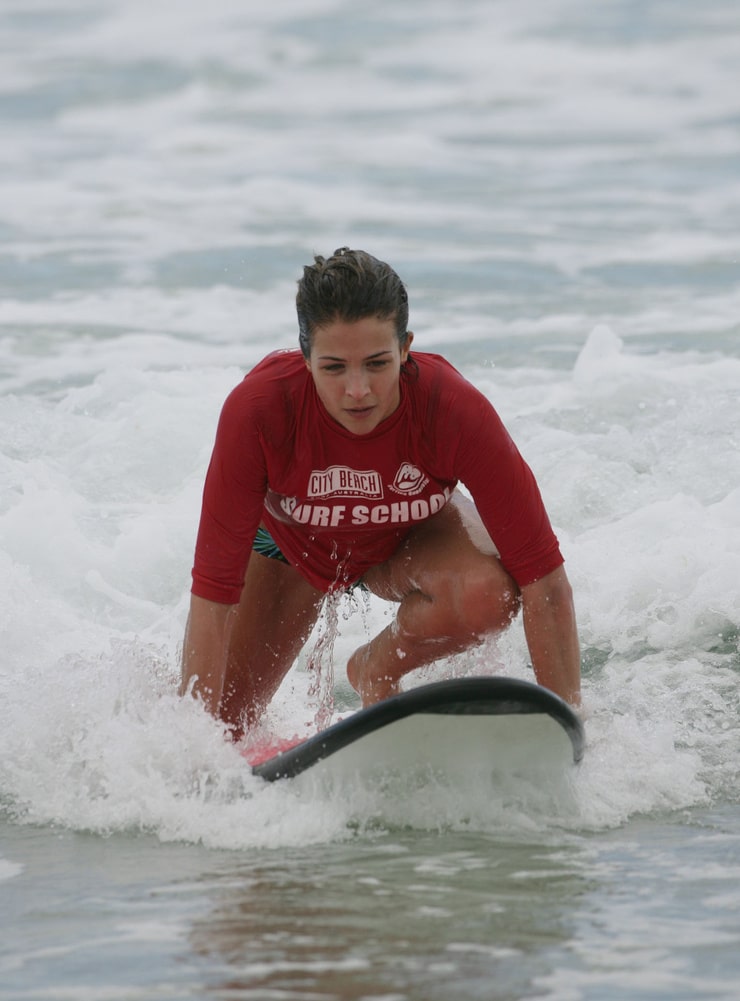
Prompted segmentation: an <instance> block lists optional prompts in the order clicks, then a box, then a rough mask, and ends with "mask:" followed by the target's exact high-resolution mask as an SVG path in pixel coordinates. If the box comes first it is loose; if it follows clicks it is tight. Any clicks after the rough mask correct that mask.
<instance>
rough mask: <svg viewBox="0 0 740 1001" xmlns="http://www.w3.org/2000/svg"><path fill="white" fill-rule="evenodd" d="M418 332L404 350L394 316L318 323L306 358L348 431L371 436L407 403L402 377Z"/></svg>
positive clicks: (326, 403)
mask: <svg viewBox="0 0 740 1001" xmlns="http://www.w3.org/2000/svg"><path fill="white" fill-rule="evenodd" d="M412 339H413V334H408V335H407V341H406V344H405V346H404V348H403V349H401V347H400V345H399V343H398V337H397V336H396V324H395V321H394V320H393V319H390V320H380V319H378V318H377V317H375V316H368V317H364V318H363V319H362V320H353V321H351V322H346V321H344V320H337V321H336V322H335V323H331V324H329V326H327V327H318V328H317V329H316V330H315V331H314V334H313V343H312V344H311V355H310V357H309V358H308V360H307V361H306V365H307V367H308V370H309V372H310V373H311V375H312V376H313V381H314V384H315V385H316V392H317V393H318V394H319V399H320V400H321V402H322V403H323V404H324V407H325V408H326V410H327V412H328V413H329V415H330V416H331V417H333V418H334V420H335V421H337V423H338V424H341V425H342V427H343V428H346V430H347V431H352V432H353V433H354V434H368V433H369V432H370V431H374V430H375V428H376V427H377V426H378V424H380V422H381V421H384V420H385V419H386V417H390V415H391V414H392V413H393V411H394V410H395V409H396V408H397V407H398V404H399V403H400V402H401V389H400V386H399V379H400V373H401V365H403V363H404V362H405V361H406V359H407V358H408V354H409V348H410V347H411V341H412Z"/></svg>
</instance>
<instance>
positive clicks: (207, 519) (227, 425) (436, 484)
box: [192, 350, 563, 605]
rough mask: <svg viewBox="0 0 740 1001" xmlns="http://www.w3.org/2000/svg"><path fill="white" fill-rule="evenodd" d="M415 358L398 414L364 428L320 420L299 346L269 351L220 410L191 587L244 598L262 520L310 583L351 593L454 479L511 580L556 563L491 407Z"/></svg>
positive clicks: (444, 370)
mask: <svg viewBox="0 0 740 1001" xmlns="http://www.w3.org/2000/svg"><path fill="white" fill-rule="evenodd" d="M413 360H414V362H415V363H416V366H417V369H418V372H415V371H414V363H413V362H411V363H410V364H408V365H407V366H406V369H405V370H404V371H403V372H402V375H401V403H400V405H399V407H398V409H397V410H396V411H395V412H394V413H393V414H391V416H390V417H388V418H386V420H384V421H382V423H381V424H379V425H378V427H376V428H375V429H374V430H373V431H371V432H370V433H369V434H365V435H358V434H353V433H352V432H350V431H347V430H345V429H344V428H343V427H342V426H341V425H340V424H338V423H337V422H336V421H335V420H334V419H333V418H331V417H330V416H329V414H328V413H327V412H326V410H325V409H324V406H323V404H322V403H321V401H320V400H319V398H318V395H317V393H316V389H315V387H314V383H313V379H312V377H311V373H310V372H309V371H308V369H307V368H306V365H305V362H304V359H303V356H302V355H301V353H300V352H299V351H297V350H296V351H276V352H274V353H273V354H270V355H268V356H267V358H265V359H264V360H263V361H262V362H260V363H259V364H258V365H257V366H256V367H255V368H254V369H252V371H251V372H249V374H248V375H247V376H246V377H245V378H244V380H243V381H242V382H241V383H240V385H238V386H237V387H236V389H234V390H233V391H232V392H231V394H230V395H229V396H228V398H227V400H226V402H225V404H224V407H223V410H222V413H221V418H220V421H219V425H218V431H217V434H216V443H215V446H214V450H213V455H212V457H211V463H210V466H209V468H208V474H207V476H206V482H205V488H204V492H203V509H202V513H201V520H200V528H199V531H198V540H197V544H196V550H195V566H194V567H193V588H192V591H193V594H196V595H198V596H200V597H201V598H205V599H207V600H209V601H215V602H219V603H221V604H228V605H232V604H236V603H237V602H238V601H239V597H240V594H241V589H242V584H243V581H244V574H245V572H246V567H247V562H248V560H249V555H250V552H251V548H252V542H253V541H254V536H255V533H256V531H257V527H258V525H259V524H260V522H262V524H264V526H265V527H266V528H267V530H268V531H269V533H270V535H272V537H273V539H274V540H275V542H276V543H277V545H278V546H279V547H280V550H281V551H282V553H283V554H284V556H285V557H286V558H287V560H288V561H289V562H290V563H292V564H293V565H294V566H296V567H297V568H298V570H299V571H300V572H301V574H302V575H303V576H304V577H305V578H306V580H308V581H310V583H311V584H313V585H314V587H317V588H319V589H320V590H322V591H331V590H334V589H336V588H343V587H346V586H347V585H349V584H351V583H353V582H355V581H357V580H358V579H359V578H360V577H362V575H363V573H365V571H366V570H368V569H369V568H370V567H372V566H376V565H377V564H379V563H382V562H384V561H385V560H387V559H388V558H389V557H390V556H391V555H392V553H393V552H395V550H396V549H397V547H398V545H399V543H400V541H401V539H403V537H404V535H405V534H406V533H407V532H408V530H409V529H410V528H411V527H412V526H413V525H414V524H417V523H418V522H420V521H424V520H425V519H426V518H429V517H430V516H431V515H432V514H434V513H435V512H436V511H439V510H440V508H442V507H443V506H444V505H445V504H446V503H447V501H448V500H449V498H450V495H451V494H452V492H453V490H454V489H455V486H456V484H457V483H458V481H459V482H461V483H463V484H464V485H465V486H466V487H467V489H468V490H469V492H470V494H471V496H472V497H473V500H474V501H475V505H476V507H477V509H478V512H479V513H480V516H481V518H482V519H483V523H484V524H485V526H486V528H487V530H488V532H489V534H490V536H491V538H492V540H493V542H494V544H495V546H496V548H497V549H498V551H499V554H500V556H501V561H502V563H503V565H504V566H505V567H506V569H507V570H508V571H509V573H510V574H511V575H512V577H513V578H514V579H515V580H516V582H517V583H518V584H519V585H520V586H523V585H526V584H530V583H532V582H533V581H535V580H538V579H539V578H540V577H544V576H545V575H546V574H548V573H550V572H551V571H552V570H554V569H556V567H558V566H560V564H561V563H562V562H563V558H562V556H561V555H560V550H559V548H558V541H557V539H556V537H555V535H554V533H553V531H552V528H551V526H550V522H549V520H548V517H547V514H546V512H545V509H544V506H543V503H542V498H541V497H540V492H539V489H538V487H537V484H536V482H535V479H534V476H533V474H532V472H531V470H530V469H529V466H527V464H526V463H525V462H524V460H523V459H522V457H521V455H520V454H519V452H518V450H517V448H516V446H515V445H514V443H513V441H512V440H511V438H510V437H509V434H508V432H507V431H506V429H505V428H504V426H503V424H502V423H501V420H500V418H499V416H498V414H497V413H496V411H495V410H494V409H493V407H492V406H491V404H490V403H489V402H488V400H487V399H486V398H485V397H484V396H483V394H482V393H480V392H479V391H478V390H477V389H475V387H474V386H472V385H471V384H470V383H469V382H467V380H465V379H464V378H463V377H462V376H461V375H460V373H459V372H457V371H456V370H455V369H454V368H453V367H452V366H451V365H450V364H449V363H448V362H446V361H445V360H444V359H443V358H441V357H439V356H438V355H433V354H424V353H417V352H415V353H414V355H413Z"/></svg>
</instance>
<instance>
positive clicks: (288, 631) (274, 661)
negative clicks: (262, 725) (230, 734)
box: [221, 552, 324, 736]
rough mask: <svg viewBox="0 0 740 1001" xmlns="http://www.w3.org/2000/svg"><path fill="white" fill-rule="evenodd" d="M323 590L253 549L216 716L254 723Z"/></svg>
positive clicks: (306, 632) (289, 661) (299, 644)
mask: <svg viewBox="0 0 740 1001" xmlns="http://www.w3.org/2000/svg"><path fill="white" fill-rule="evenodd" d="M323 597H324V596H323V594H322V593H321V591H318V590H317V589H316V588H315V587H312V586H311V584H309V583H308V581H306V580H304V578H303V577H302V576H301V575H300V574H299V572H298V571H297V570H296V569H295V567H292V566H289V565H288V564H287V563H283V562H282V561H280V560H275V559H269V558H268V557H266V556H260V555H259V553H256V552H253V553H252V554H251V556H250V559H249V566H248V567H247V572H246V575H245V578H244V589H243V591H242V595H241V600H240V602H239V605H238V608H237V612H236V618H235V621H234V625H233V628H232V630H231V636H230V639H229V653H228V658H227V665H226V676H225V680H224V691H223V697H222V700H221V717H222V718H223V719H224V720H225V721H226V722H227V723H230V724H232V726H234V727H235V730H236V732H237V736H238V735H239V734H240V733H241V729H242V727H243V726H244V725H246V726H251V725H253V724H254V723H255V722H256V720H257V719H258V718H259V716H260V715H261V714H262V712H264V710H265V708H266V707H267V705H268V704H269V702H270V700H271V699H272V697H273V695H274V694H275V692H276V691H277V689H278V688H279V687H280V683H281V682H282V680H283V678H284V677H285V675H286V674H287V673H288V671H289V670H290V668H291V666H292V665H293V662H294V661H295V659H296V657H297V656H298V654H299V653H300V651H301V649H302V647H303V645H304V644H305V642H306V640H307V639H308V637H309V636H310V634H311V630H312V629H313V627H314V624H315V622H316V619H317V618H318V615H319V612H320V610H321V603H322V600H323Z"/></svg>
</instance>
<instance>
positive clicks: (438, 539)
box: [363, 493, 518, 601]
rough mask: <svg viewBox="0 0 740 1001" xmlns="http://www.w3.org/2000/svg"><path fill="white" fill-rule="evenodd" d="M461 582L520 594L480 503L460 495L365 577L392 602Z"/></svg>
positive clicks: (377, 591) (369, 584)
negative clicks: (501, 557) (490, 532)
mask: <svg viewBox="0 0 740 1001" xmlns="http://www.w3.org/2000/svg"><path fill="white" fill-rule="evenodd" d="M456 581H468V582H477V584H478V585H482V586H485V587H486V590H488V591H491V590H498V589H505V590H506V591H507V592H509V593H511V592H512V591H513V592H514V593H518V588H517V587H516V584H515V583H514V581H513V580H512V578H511V577H510V576H509V574H508V573H507V572H506V570H504V568H503V566H502V565H501V562H500V560H499V559H498V554H497V552H496V548H495V546H494V544H493V542H492V541H491V538H490V536H489V535H488V532H487V531H486V529H485V526H484V525H483V522H482V521H481V518H480V515H479V514H478V511H477V510H476V508H475V505H474V504H473V503H472V501H470V500H469V499H468V498H467V497H465V496H463V495H462V494H460V493H455V494H454V495H453V497H452V499H451V500H450V501H449V503H448V504H446V505H445V507H444V508H443V509H442V510H441V511H439V512H438V513H437V514H435V515H433V516H432V517H431V518H429V519H428V520H427V521H425V522H422V523H421V524H420V525H416V526H414V528H412V529H411V531H410V532H409V533H408V535H407V536H406V538H405V539H404V541H403V542H402V543H401V545H400V546H399V548H398V549H397V550H396V552H395V553H394V554H393V556H391V557H390V559H389V560H387V561H386V562H385V563H383V564H381V565H380V566H378V567H373V568H372V569H371V570H370V571H368V573H366V574H365V576H364V577H363V582H364V583H365V584H366V585H367V587H368V588H369V589H370V590H371V591H372V592H373V593H374V594H377V595H379V596H380V597H381V598H386V599H388V600H390V601H402V600H403V598H404V597H405V596H406V595H408V594H410V593H413V592H421V593H423V594H427V595H430V596H432V597H434V596H436V595H438V594H439V593H441V592H442V591H443V590H444V591H448V590H449V589H450V587H451V586H456V584H455V582H456Z"/></svg>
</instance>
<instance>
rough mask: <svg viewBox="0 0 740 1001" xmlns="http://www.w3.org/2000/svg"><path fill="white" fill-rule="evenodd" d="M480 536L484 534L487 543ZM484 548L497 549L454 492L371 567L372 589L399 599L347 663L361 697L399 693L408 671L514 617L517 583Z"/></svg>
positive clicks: (467, 504) (468, 643)
mask: <svg viewBox="0 0 740 1001" xmlns="http://www.w3.org/2000/svg"><path fill="white" fill-rule="evenodd" d="M476 537H478V539H479V542H480V540H485V541H484V545H483V546H480V545H479V544H476V542H475V541H474V539H475V538H476ZM486 544H487V546H486ZM486 548H487V549H488V550H493V546H492V544H491V541H490V539H489V537H488V535H487V533H486V531H485V528H484V527H483V524H482V522H481V520H480V516H479V515H478V512H477V511H476V509H475V507H474V505H473V504H472V503H471V502H470V501H468V500H467V498H465V497H462V496H460V495H455V497H454V498H453V500H452V501H451V502H450V503H449V504H447V505H446V507H444V508H443V509H442V510H441V511H440V512H439V513H438V514H436V515H434V516H433V517H432V518H430V519H429V520H428V521H425V522H423V523H422V524H421V525H417V526H416V527H415V528H413V529H412V530H411V531H410V532H409V534H408V535H407V536H406V538H405V539H404V541H403V543H402V544H401V546H400V547H399V548H398V550H397V551H396V552H395V553H394V554H393V556H392V557H391V558H390V559H389V560H387V561H386V562H385V563H383V564H381V565H380V566H378V567H374V568H373V569H372V570H370V571H369V572H368V573H367V574H365V576H364V578H363V581H364V583H365V584H366V585H367V587H368V588H369V589H370V590H371V591H372V592H373V593H374V594H377V595H379V596H380V597H381V598H386V599H388V600H390V601H397V602H398V603H399V607H398V611H397V613H396V617H395V620H394V621H393V622H392V623H391V625H390V626H388V627H387V628H386V629H384V630H383V631H382V632H381V633H379V634H378V635H377V636H376V637H375V638H374V639H372V640H371V641H370V642H369V643H367V644H365V646H362V647H360V648H359V650H356V651H355V653H354V654H352V656H351V657H350V659H349V662H348V664H347V677H348V678H349V681H350V684H351V685H352V686H353V687H354V688H355V689H356V691H358V692H359V694H360V695H361V697H362V701H363V705H370V704H372V703H373V702H378V701H380V699H383V698H387V697H388V696H389V695H394V694H396V693H397V692H398V691H399V682H400V680H401V678H402V677H403V676H404V675H405V674H408V673H409V671H413V670H415V669H416V668H418V667H423V666H425V665H426V664H431V663H433V662H434V661H436V660H440V659H441V658H443V657H447V656H450V655H451V654H455V653H460V652H461V651H463V650H467V649H469V648H470V647H473V646H476V645H478V644H480V643H482V642H483V640H484V639H485V638H486V637H488V636H491V635H493V634H494V633H497V632H500V631H501V630H503V629H505V628H506V627H507V626H508V625H509V624H510V623H511V621H512V619H513V618H514V617H515V616H516V614H517V612H518V610H519V588H518V587H517V585H516V583H515V582H514V580H513V578H512V577H510V576H509V574H508V573H507V572H506V570H504V568H503V566H502V565H501V562H500V560H499V559H498V557H497V556H496V555H494V553H493V552H492V551H485V549H486Z"/></svg>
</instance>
